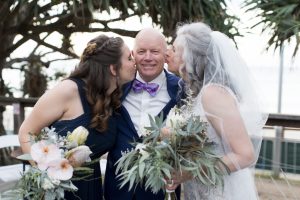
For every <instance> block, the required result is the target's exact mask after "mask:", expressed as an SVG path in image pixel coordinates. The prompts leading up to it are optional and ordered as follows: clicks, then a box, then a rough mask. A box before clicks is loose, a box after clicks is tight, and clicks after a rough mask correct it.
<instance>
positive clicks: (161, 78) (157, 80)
mask: <svg viewBox="0 0 300 200" xmlns="http://www.w3.org/2000/svg"><path fill="white" fill-rule="evenodd" d="M136 79H137V80H139V81H141V82H143V83H146V81H144V80H143V79H142V77H141V76H140V73H139V72H137V73H136ZM165 80H166V75H165V73H164V71H162V72H161V73H160V74H159V75H158V76H157V77H156V78H155V79H153V80H152V81H150V82H148V83H157V84H159V86H161V85H163V83H164V82H165Z"/></svg>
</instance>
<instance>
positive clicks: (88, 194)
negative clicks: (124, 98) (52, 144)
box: [51, 78, 116, 200]
mask: <svg viewBox="0 0 300 200" xmlns="http://www.w3.org/2000/svg"><path fill="white" fill-rule="evenodd" d="M70 80H72V81H74V82H75V83H76V84H77V87H78V91H79V95H80V99H81V103H82V106H83V110H84V113H83V114H82V115H80V116H78V117H77V118H75V119H71V120H60V121H56V122H54V123H53V124H52V125H51V127H54V128H55V131H56V132H57V133H58V134H59V135H62V136H66V134H67V133H68V131H70V132H72V131H73V130H74V129H75V128H77V127H78V126H83V127H85V128H86V129H87V130H88V131H89V135H88V137H87V140H86V142H85V145H87V146H89V147H90V149H91V151H92V154H91V159H92V160H93V159H97V158H99V157H100V156H101V155H103V154H105V153H106V152H108V150H110V148H112V146H113V145H114V142H115V139H116V126H115V124H116V118H115V116H112V117H110V119H109V122H108V129H107V130H106V131H105V132H99V131H97V130H96V129H94V128H90V127H89V125H90V121H91V119H92V117H91V107H90V105H89V103H88V101H87V99H86V95H85V90H84V86H85V83H84V82H83V81H82V80H81V79H75V78H72V79H70ZM89 167H91V168H93V169H94V174H93V175H92V176H89V177H88V178H86V179H85V180H79V181H72V182H73V184H74V185H75V186H76V187H77V188H78V190H77V192H75V193H72V192H68V191H66V192H65V199H67V200H76V199H81V200H101V199H103V191H102V178H101V171H100V164H99V162H96V163H95V164H93V165H91V166H89Z"/></svg>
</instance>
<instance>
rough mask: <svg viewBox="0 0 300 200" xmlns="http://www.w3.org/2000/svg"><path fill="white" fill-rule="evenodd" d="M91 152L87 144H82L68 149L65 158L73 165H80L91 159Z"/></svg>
mask: <svg viewBox="0 0 300 200" xmlns="http://www.w3.org/2000/svg"><path fill="white" fill-rule="evenodd" d="M91 153H92V151H91V150H90V148H89V147H88V146H85V145H82V146H78V147H76V148H74V149H71V150H70V151H68V152H67V154H66V158H67V159H68V160H69V163H70V164H71V165H72V166H73V167H80V166H81V165H82V164H83V163H85V162H89V161H91V158H90V154H91Z"/></svg>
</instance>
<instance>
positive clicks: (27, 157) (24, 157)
mask: <svg viewBox="0 0 300 200" xmlns="http://www.w3.org/2000/svg"><path fill="white" fill-rule="evenodd" d="M17 158H18V159H20V160H32V157H31V155H30V154H28V153H27V154H22V155H20V156H17Z"/></svg>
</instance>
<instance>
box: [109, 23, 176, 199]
mask: <svg viewBox="0 0 300 200" xmlns="http://www.w3.org/2000/svg"><path fill="white" fill-rule="evenodd" d="M166 51H167V44H166V41H165V37H164V36H163V35H162V34H161V33H160V32H159V31H157V30H155V29H153V28H146V29H143V30H141V31H140V32H139V33H138V34H137V35H136V38H135V43H134V49H133V56H134V58H135V62H136V65H137V74H136V80H134V81H132V82H131V83H128V84H127V85H125V87H124V90H123V98H122V106H121V108H120V116H119V119H118V124H117V130H118V136H117V139H116V143H115V146H114V148H113V149H112V150H111V151H110V153H109V155H108V160H107V161H108V162H107V168H106V174H105V184H104V191H105V192H104V193H105V199H106V200H164V197H165V194H164V193H163V192H162V191H160V192H159V193H157V194H153V193H152V192H151V190H149V189H148V190H145V188H144V187H143V186H140V185H138V186H137V187H136V188H135V187H134V188H133V189H132V190H130V191H128V188H129V186H128V185H126V186H124V187H123V188H121V189H120V188H119V186H120V183H121V182H120V181H118V179H117V178H116V176H117V175H116V173H115V170H116V166H115V163H116V161H118V160H119V158H120V157H121V152H125V151H126V150H128V149H131V148H132V145H131V143H132V142H134V141H139V139H140V137H141V136H143V133H144V127H145V126H149V125H150V121H149V117H148V115H151V116H153V117H155V116H158V115H160V113H163V114H164V117H166V115H167V114H168V113H169V111H170V109H171V108H172V107H174V106H175V105H176V103H177V100H179V99H180V98H179V96H180V95H179V94H178V89H179V87H178V81H179V78H178V77H176V76H175V75H172V74H169V73H168V72H167V71H166V70H164V63H165V58H166ZM141 84H146V85H148V86H151V89H148V90H147V89H146V90H143V89H141V87H139V88H138V87H137V86H139V85H141ZM177 193H180V188H179V190H178V191H177ZM178 199H179V197H178Z"/></svg>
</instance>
